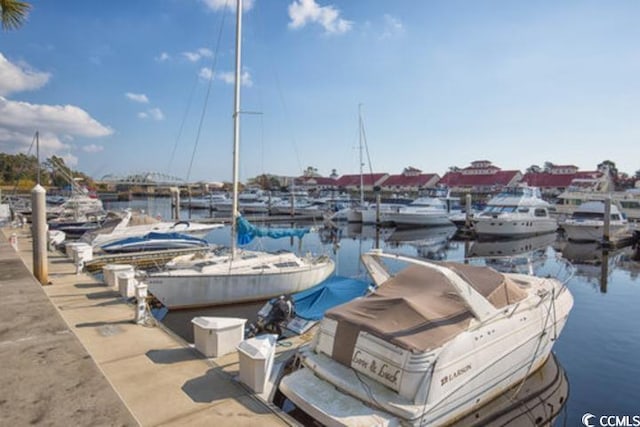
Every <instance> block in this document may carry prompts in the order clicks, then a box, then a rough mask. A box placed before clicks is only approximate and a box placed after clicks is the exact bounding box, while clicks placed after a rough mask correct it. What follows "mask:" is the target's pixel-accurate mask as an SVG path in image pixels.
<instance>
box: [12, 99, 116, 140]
mask: <svg viewBox="0 0 640 427" xmlns="http://www.w3.org/2000/svg"><path fill="white" fill-rule="evenodd" d="M0 126H4V127H6V128H8V129H12V130H18V131H21V132H26V133H27V134H30V133H32V132H34V131H35V130H38V129H39V130H41V131H42V132H51V133H55V134H63V135H71V136H73V135H77V136H84V137H89V138H94V137H99V136H106V135H111V134H112V133H113V130H112V129H110V128H108V127H106V126H104V125H103V124H101V123H100V122H98V121H97V120H95V119H94V118H92V117H91V116H90V115H89V114H88V113H87V112H86V111H84V110H83V109H81V108H79V107H76V106H74V105H39V104H30V103H28V102H21V101H12V100H9V99H6V98H4V97H2V96H0Z"/></svg>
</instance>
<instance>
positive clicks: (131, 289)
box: [116, 271, 138, 298]
mask: <svg viewBox="0 0 640 427" xmlns="http://www.w3.org/2000/svg"><path fill="white" fill-rule="evenodd" d="M116 278H117V279H116V282H117V283H118V291H119V292H120V295H122V297H123V298H131V297H133V296H135V294H136V285H137V284H138V281H137V280H136V274H135V273H134V272H133V271H121V272H119V273H117V274H116Z"/></svg>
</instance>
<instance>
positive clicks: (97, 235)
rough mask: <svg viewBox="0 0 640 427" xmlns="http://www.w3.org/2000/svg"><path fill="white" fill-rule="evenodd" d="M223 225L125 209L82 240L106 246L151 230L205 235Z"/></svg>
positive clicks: (94, 245)
mask: <svg viewBox="0 0 640 427" xmlns="http://www.w3.org/2000/svg"><path fill="white" fill-rule="evenodd" d="M220 227H223V225H222V224H200V223H196V222H190V221H178V222H165V221H159V220H157V219H155V218H152V217H150V216H148V215H134V214H133V212H132V211H130V210H127V211H125V213H124V215H123V216H117V215H115V214H113V213H112V214H111V217H110V218H108V219H106V220H105V221H104V223H103V225H102V226H101V227H100V228H97V229H95V230H92V231H90V232H87V233H85V234H83V235H82V237H81V238H80V240H81V241H83V242H85V243H89V244H91V245H92V246H93V247H97V246H104V245H107V244H109V243H112V242H115V241H117V240H121V239H124V238H127V237H140V236H144V235H145V234H148V233H151V232H158V233H186V234H191V235H196V236H200V237H202V236H204V235H205V234H207V233H208V232H210V231H211V230H214V229H216V228H220Z"/></svg>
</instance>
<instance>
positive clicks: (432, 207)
mask: <svg viewBox="0 0 640 427" xmlns="http://www.w3.org/2000/svg"><path fill="white" fill-rule="evenodd" d="M382 222H391V223H393V224H395V225H396V227H429V226H439V225H452V224H453V223H452V222H451V220H450V219H449V211H448V209H447V203H446V202H445V201H443V200H441V199H439V198H437V197H420V198H418V199H416V200H414V201H413V202H411V203H410V204H409V205H407V206H401V207H396V208H395V209H391V210H388V211H385V212H384V213H383V214H382Z"/></svg>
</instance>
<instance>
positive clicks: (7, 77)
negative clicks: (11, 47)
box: [0, 53, 51, 96]
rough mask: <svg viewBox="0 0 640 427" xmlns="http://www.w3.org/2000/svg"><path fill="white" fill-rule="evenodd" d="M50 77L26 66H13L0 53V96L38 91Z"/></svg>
mask: <svg viewBox="0 0 640 427" xmlns="http://www.w3.org/2000/svg"><path fill="white" fill-rule="evenodd" d="M50 77H51V75H50V74H49V73H43V72H39V71H35V70H32V69H31V67H29V66H28V65H27V64H19V65H16V64H13V63H11V62H9V61H8V60H7V58H5V57H4V55H3V54H2V53H0V96H3V95H9V94H11V93H14V92H22V91H25V90H34V89H39V88H41V87H42V86H44V85H45V84H47V82H48V81H49V78H50Z"/></svg>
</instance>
